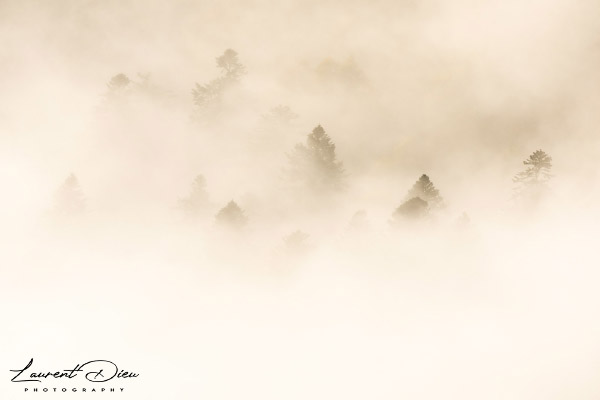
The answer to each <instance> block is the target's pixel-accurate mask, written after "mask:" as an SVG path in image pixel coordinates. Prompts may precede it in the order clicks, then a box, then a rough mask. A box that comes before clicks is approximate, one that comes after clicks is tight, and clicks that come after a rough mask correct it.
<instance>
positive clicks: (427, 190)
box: [406, 174, 443, 207]
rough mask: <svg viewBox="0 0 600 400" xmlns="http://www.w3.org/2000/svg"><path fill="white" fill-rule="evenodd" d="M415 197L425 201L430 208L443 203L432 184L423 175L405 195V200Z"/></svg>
mask: <svg viewBox="0 0 600 400" xmlns="http://www.w3.org/2000/svg"><path fill="white" fill-rule="evenodd" d="M415 197H418V198H420V199H422V200H424V201H426V202H427V203H428V204H429V205H430V206H431V207H439V206H441V205H442V202H443V199H442V197H441V196H440V192H439V191H438V190H437V189H436V188H435V186H433V183H432V182H431V180H430V179H429V177H428V176H427V175H425V174H423V175H421V177H420V178H419V180H418V181H416V182H415V184H414V185H413V187H412V188H411V189H410V190H409V191H408V194H407V195H406V199H407V200H410V199H413V198H415Z"/></svg>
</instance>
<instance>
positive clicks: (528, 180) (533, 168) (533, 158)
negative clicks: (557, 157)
mask: <svg viewBox="0 0 600 400" xmlns="http://www.w3.org/2000/svg"><path fill="white" fill-rule="evenodd" d="M523 164H524V165H527V166H528V167H527V169H525V170H524V171H521V172H519V173H518V174H517V175H515V177H514V178H513V182H515V183H517V184H519V185H522V186H526V187H528V186H537V185H544V184H546V182H548V181H549V180H550V178H552V175H551V174H550V170H551V169H552V157H550V156H549V155H548V154H546V153H545V152H544V151H542V150H536V151H534V152H533V154H531V155H530V156H529V158H528V159H527V160H525V161H523Z"/></svg>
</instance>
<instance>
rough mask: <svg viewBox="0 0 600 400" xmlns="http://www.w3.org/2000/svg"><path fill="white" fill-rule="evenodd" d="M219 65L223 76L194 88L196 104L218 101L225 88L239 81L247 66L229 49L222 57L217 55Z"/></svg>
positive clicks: (197, 84) (201, 104) (202, 104)
mask: <svg viewBox="0 0 600 400" xmlns="http://www.w3.org/2000/svg"><path fill="white" fill-rule="evenodd" d="M217 67H218V68H219V69H220V70H221V76H220V77H218V78H216V79H213V80H212V81H210V82H208V83H207V84H204V85H200V84H199V83H196V85H195V88H194V89H192V97H193V100H194V104H195V105H197V106H200V107H202V106H206V105H208V104H211V103H215V102H218V101H219V100H220V99H221V96H222V95H223V93H224V92H225V90H226V89H227V88H228V87H229V86H231V85H232V84H234V83H237V82H238V81H239V79H240V77H241V76H242V75H244V73H245V72H246V69H245V67H244V66H243V65H242V63H241V62H240V61H239V59H238V55H237V53H236V52H235V51H234V50H231V49H227V50H225V52H224V53H223V55H221V56H220V57H217Z"/></svg>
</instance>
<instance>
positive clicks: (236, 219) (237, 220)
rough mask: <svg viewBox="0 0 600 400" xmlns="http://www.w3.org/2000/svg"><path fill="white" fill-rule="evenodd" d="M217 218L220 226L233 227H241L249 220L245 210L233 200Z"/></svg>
mask: <svg viewBox="0 0 600 400" xmlns="http://www.w3.org/2000/svg"><path fill="white" fill-rule="evenodd" d="M215 220H216V222H217V224H219V225H220V226H223V227H226V228H231V229H241V228H243V227H244V226H245V225H246V223H247V222H248V218H247V217H246V215H244V211H243V210H242V209H241V208H240V207H239V206H238V205H237V203H236V202H235V201H233V200H231V201H230V202H229V203H227V205H226V206H225V207H223V208H222V209H221V210H220V211H219V212H218V213H217V215H216V217H215Z"/></svg>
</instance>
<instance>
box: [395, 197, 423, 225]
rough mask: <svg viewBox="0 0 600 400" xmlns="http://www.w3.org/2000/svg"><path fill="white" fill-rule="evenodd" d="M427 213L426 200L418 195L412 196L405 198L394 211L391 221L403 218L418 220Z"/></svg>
mask: <svg viewBox="0 0 600 400" xmlns="http://www.w3.org/2000/svg"><path fill="white" fill-rule="evenodd" d="M428 213H429V207H428V204H427V201H425V200H423V199H421V198H420V197H413V198H411V199H408V200H406V201H405V202H404V203H402V204H401V205H400V207H398V208H397V209H396V211H394V214H393V215H392V223H398V222H400V221H401V220H403V219H409V220H418V219H421V218H423V217H426V216H427V214H428Z"/></svg>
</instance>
